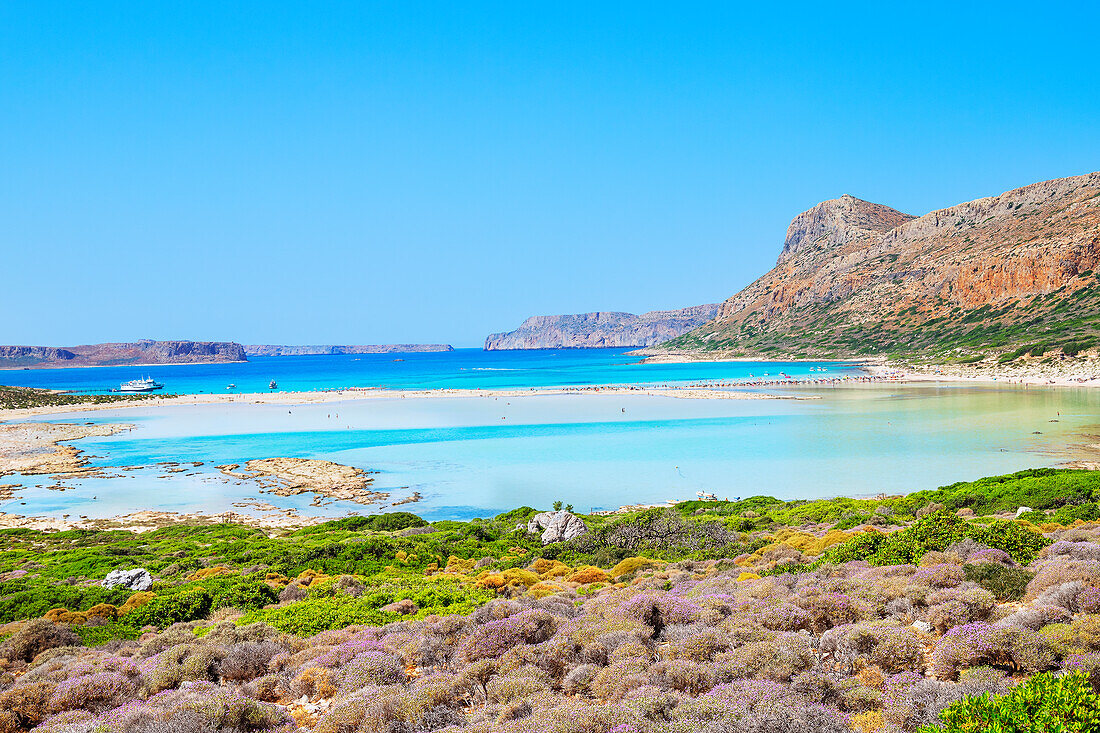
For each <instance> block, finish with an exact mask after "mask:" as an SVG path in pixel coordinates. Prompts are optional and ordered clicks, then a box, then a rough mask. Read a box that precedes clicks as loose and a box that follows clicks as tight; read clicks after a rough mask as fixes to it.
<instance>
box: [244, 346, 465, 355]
mask: <svg viewBox="0 0 1100 733" xmlns="http://www.w3.org/2000/svg"><path fill="white" fill-rule="evenodd" d="M438 351H454V347H453V346H451V345H450V344H367V345H360V346H333V345H326V346H287V345H278V344H248V345H246V346H245V347H244V353H245V355H247V356H316V355H319V354H400V353H409V354H412V353H431V352H438Z"/></svg>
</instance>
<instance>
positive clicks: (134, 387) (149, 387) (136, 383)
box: [118, 377, 164, 392]
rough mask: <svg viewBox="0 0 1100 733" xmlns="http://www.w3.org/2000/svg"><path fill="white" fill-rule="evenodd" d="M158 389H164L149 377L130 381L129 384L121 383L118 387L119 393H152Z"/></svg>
mask: <svg viewBox="0 0 1100 733" xmlns="http://www.w3.org/2000/svg"><path fill="white" fill-rule="evenodd" d="M158 389H164V385H163V384H161V383H160V382H157V381H154V380H152V379H150V378H149V377H142V378H141V379H131V380H130V381H129V382H123V383H122V384H120V385H119V386H118V391H119V392H153V391H156V390H158Z"/></svg>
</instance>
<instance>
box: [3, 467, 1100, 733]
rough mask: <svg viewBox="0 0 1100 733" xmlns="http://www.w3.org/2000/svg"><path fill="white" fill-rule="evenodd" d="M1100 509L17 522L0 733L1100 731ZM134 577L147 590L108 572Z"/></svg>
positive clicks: (1068, 496) (970, 492)
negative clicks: (127, 585) (111, 527)
mask: <svg viewBox="0 0 1100 733" xmlns="http://www.w3.org/2000/svg"><path fill="white" fill-rule="evenodd" d="M1098 499H1100V474H1098V473H1093V472H1087V471H1071V470H1053V469H1038V470H1031V471H1023V472H1019V473H1016V474H1010V475H1007V476H998V477H991V478H988V479H982V480H980V481H976V482H966V483H959V484H954V485H951V486H946V487H942V488H939V489H936V490H932V491H926V492H919V493H917V494H911V495H909V496H904V497H879V498H875V499H834V500H820V501H796V502H783V501H779V500H776V499H773V498H770V497H752V498H750V499H746V500H744V501H738V502H686V503H683V504H679V505H677V506H676V507H674V508H671V509H655V510H649V511H645V512H636V513H632V514H623V515H612V516H585V517H583V518H584V520H585V522H586V523H587V524H588V526H589V528H590V531H589V532H588V533H586V534H583V535H581V536H579V537H577V538H575V539H573V540H570V541H568V542H561V543H553V544H549V545H546V546H543V545H542V544H541V541H540V539H539V537H538V536H537V535H534V534H529V533H528V532H527V531H526V520H527V519H528V518H529V517H530V516H531V514H533V513H534V511H535V510H534V509H531V508H528V507H523V508H519V509H516V510H513V511H511V512H508V513H506V514H501V515H498V516H496V517H492V518H487V519H479V520H473V521H469V522H450V521H442V522H435V523H431V524H429V523H427V522H425V521H424V520H423V519H421V518H419V517H417V516H416V515H414V514H409V513H404V512H398V513H391V514H383V515H376V516H370V517H349V518H345V519H341V520H336V521H332V522H328V523H325V524H322V525H319V526H316V527H310V528H306V529H301V530H298V531H294V532H285V533H279V534H276V535H274V536H269V535H267V534H264V533H263V532H260V531H258V530H255V529H250V528H246V527H242V526H238V525H231V524H225V525H215V526H203V527H199V526H186V525H179V526H173V527H168V528H164V529H159V530H155V531H152V532H148V533H144V534H133V533H128V532H123V531H67V532H53V533H47V532H38V531H33V530H25V529H18V530H4V531H2V532H0V541H3V543H4V547H5V549H4V550H3V551H2V552H0V624H3V625H2V626H0V638H2V639H3V641H2V643H0V732H4V733H6V732H7V731H24V730H30V729H32V728H34V729H35V730H38V731H56V732H58V733H60V732H61V731H76V730H81V731H147V732H151V731H169V730H171V731H181V732H187V731H210V730H226V731H229V730H232V731H260V730H263V731H292V730H314V731H318V732H319V733H330V732H332V733H335V732H341V733H344V732H351V731H363V732H364V733H365V732H366V731H398V732H400V733H412V732H413V731H435V730H448V731H473V732H481V731H484V732H488V731H515V732H517V733H519V732H521V731H522V732H527V731H531V732H534V731H560V732H561V733H612V732H614V733H651V732H652V733H657V732H658V731H660V732H662V733H663V732H664V731H684V732H685V733H686V732H687V731H691V732H692V733H697V732H699V731H702V732H704V733H706V732H711V731H713V732H714V733H719V732H722V733H724V732H726V731H731V732H732V731H743V730H744V731H760V732H761V733H762V732H763V731H806V732H809V731H847V730H858V731H879V730H890V731H914V730H917V729H918V728H920V727H921V726H936V727H935V728H927V729H926V730H929V731H931V730H943V731H962V730H992V729H995V728H992V727H990V726H992V725H994V724H996V721H997V720H998V719H999V717H1000V718H1003V717H1004V716H1005V715H1011V716H1012V717H1011V719H1012V720H1017V721H1019V720H1024V719H1028V717H1029V716H1030V718H1033V719H1034V720H1036V721H1039V722H1038V723H1035V725H1036V726H1041V725H1045V724H1046V723H1045V722H1044V721H1047V722H1049V721H1050V720H1051V719H1057V720H1063V721H1067V724H1068V723H1072V722H1073V721H1077V722H1078V723H1080V721H1082V720H1083V721H1084V723H1081V725H1083V726H1085V727H1077V728H1073V727H1067V728H1065V729H1066V730H1095V728H1089V727H1087V725H1092V724H1094V723H1095V716H1093V717H1092V718H1090V717H1088V716H1089V715H1091V714H1092V713H1094V712H1095V704H1094V703H1095V701H1096V697H1095V696H1094V690H1093V688H1094V686H1100V525H1098V524H1097V523H1096V522H1095V521H1094V520H1095V519H1096V518H1097V501H1098ZM1020 505H1026V506H1029V507H1031V508H1032V509H1033V510H1034V511H1032V512H1030V513H1029V514H1027V515H1025V516H1024V517H1023V518H1021V519H1019V520H1017V519H1014V518H1012V517H1013V515H1014V513H1015V511H1016V509H1017V507H1019V506H1020ZM129 568H145V569H147V570H149V571H150V572H151V573H152V575H153V576H154V577H155V582H154V583H153V586H152V588H150V589H149V590H148V591H131V590H124V589H121V588H114V589H105V588H104V587H102V583H101V581H102V579H103V578H104V577H105V576H106V575H107V574H108V573H109V572H110V571H112V570H115V569H129ZM1070 671H1073V672H1075V673H1076V674H1074V675H1068V674H1067V675H1065V676H1063V673H1064V672H1070ZM1047 672H1052V673H1054V675H1053V676H1051V675H1043V674H1042V673H1047ZM1033 675H1034V677H1033ZM1022 680H1030V681H1028V682H1027V683H1026V685H1019V684H1018V683H1019V682H1020V681H1022ZM983 694H988V695H992V696H993V697H985V698H982V697H980V696H981V695H983ZM941 711H945V712H943V718H942V719H941V718H940V713H941ZM1090 711H1091V712H1090ZM1090 721H1091V722H1090ZM1075 724H1076V723H1075ZM36 726H37V727H36ZM1020 729H1023V730H1047V728H1042V727H1032V728H1020ZM1006 730H1007V728H1006Z"/></svg>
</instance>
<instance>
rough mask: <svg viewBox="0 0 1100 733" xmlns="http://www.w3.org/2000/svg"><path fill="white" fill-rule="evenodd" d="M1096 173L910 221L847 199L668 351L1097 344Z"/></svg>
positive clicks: (850, 351) (1099, 226)
mask: <svg viewBox="0 0 1100 733" xmlns="http://www.w3.org/2000/svg"><path fill="white" fill-rule="evenodd" d="M1098 265H1100V173H1091V174H1088V175H1084V176H1075V177H1073V178H1061V179H1057V180H1052V181H1043V182H1041V183H1036V184H1033V185H1030V186H1025V187H1023V188H1019V189H1015V190H1013V191H1009V192H1007V193H1004V194H1001V195H1000V196H993V197H989V198H984V199H978V200H976V201H970V202H968V203H965V204H959V205H958V206H953V207H950V208H947V209H941V210H939V211H933V212H931V213H928V214H925V215H924V216H921V217H912V216H909V215H907V214H902V213H901V212H898V211H894V210H893V209H890V208H888V207H885V206H881V205H878V204H871V203H868V202H865V201H860V200H859V199H855V198H853V197H851V196H844V197H842V198H840V199H835V200H832V201H826V202H824V203H821V204H818V205H817V206H815V207H814V208H812V209H810V210H809V211H806V212H804V213H802V214H800V215H799V216H797V217H796V218H795V220H794V221H793V222H792V223H791V226H790V228H789V229H788V231H787V239H786V241H785V243H784V246H783V251H782V254H781V255H780V257H779V260H778V262H777V263H776V266H775V268H774V269H772V270H771V271H770V272H768V273H767V274H765V275H764V276H763V277H761V278H760V279H759V280H757V281H756V282H754V283H752V284H751V285H749V286H748V287H747V288H745V289H744V290H742V291H741V292H740V293H738V294H736V295H734V296H733V297H732V298H730V299H729V300H727V301H726V302H724V303H723V304H722V306H721V308H720V310H719V313H718V315H717V317H716V318H715V319H714V320H713V321H711V322H709V323H707V324H705V325H703V326H701V327H699V328H698V329H695V330H694V331H692V332H691V333H689V334H685V335H684V336H682V337H680V338H678V339H674V340H672V341H671V342H669V343H667V344H664V345H662V347H661V349H662V350H672V351H675V350H684V351H700V350H704V351H707V350H709V351H722V352H737V353H744V354H757V355H769V356H779V355H801V356H814V355H824V354H830V355H837V356H852V355H858V354H869V353H885V352H892V351H898V352H914V351H928V350H938V351H952V350H954V351H959V352H966V353H977V352H980V351H981V350H983V349H1002V350H1003V349H1007V348H1010V347H1011V346H1012V345H1014V344H1021V343H1027V342H1044V341H1047V342H1050V345H1051V346H1056V343H1055V342H1057V341H1058V340H1059V339H1062V340H1067V339H1069V340H1074V341H1076V342H1081V341H1087V340H1088V339H1093V338H1094V337H1096V336H1097V335H1098V334H1097V329H1096V325H1095V324H1096V320H1092V321H1090V320H1089V319H1091V318H1094V317H1097V316H1100V289H1098V288H1097V282H1096V275H1095V273H1094V271H1095V270H1097V269H1098Z"/></svg>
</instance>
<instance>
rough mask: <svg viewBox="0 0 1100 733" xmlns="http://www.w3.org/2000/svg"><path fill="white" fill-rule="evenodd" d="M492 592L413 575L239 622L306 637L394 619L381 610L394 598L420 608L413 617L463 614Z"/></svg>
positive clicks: (248, 616)
mask: <svg viewBox="0 0 1100 733" xmlns="http://www.w3.org/2000/svg"><path fill="white" fill-rule="evenodd" d="M493 597H494V596H493V594H492V593H490V592H488V591H484V590H480V589H477V588H472V587H469V586H466V585H463V584H460V583H456V582H454V581H453V580H449V579H433V578H415V579H412V578H410V579H402V580H398V581H391V582H387V583H382V584H379V585H377V586H375V588H374V589H373V590H372V592H370V593H367V594H365V595H363V596H361V597H359V598H355V597H351V596H347V595H335V596H322V597H312V596H311V597H310V598H307V599H306V600H304V601H299V602H298V603H293V604H290V605H289V606H283V607H281V608H268V609H264V610H260V611H253V612H251V613H249V614H246V615H245V616H244V618H242V619H241V621H240V623H242V624H250V623H255V622H257V621H262V622H264V623H267V624H270V625H272V626H274V627H275V628H277V629H279V630H280V631H285V632H287V633H291V634H297V635H299V636H309V635H312V634H316V633H318V632H321V631H326V630H328V629H342V628H344V627H345V626H350V625H352V624H372V625H379V624H385V623H389V622H391V621H396V620H398V619H399V618H400V617H399V616H398V615H397V614H395V613H390V612H388V611H383V610H381V609H382V607H383V606H387V605H389V604H391V603H394V602H395V601H400V600H402V599H405V598H408V599H410V600H412V602H413V603H415V604H416V605H417V607H418V608H419V609H420V610H419V611H418V613H417V614H416V615H415V616H407V617H405V618H421V617H423V616H427V615H429V614H438V615H441V616H442V615H451V614H465V613H469V612H471V611H473V610H474V609H475V608H476V607H477V606H479V605H481V604H482V603H485V602H486V601H488V600H490V599H491V598H493Z"/></svg>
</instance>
